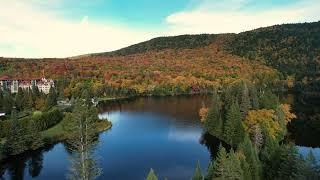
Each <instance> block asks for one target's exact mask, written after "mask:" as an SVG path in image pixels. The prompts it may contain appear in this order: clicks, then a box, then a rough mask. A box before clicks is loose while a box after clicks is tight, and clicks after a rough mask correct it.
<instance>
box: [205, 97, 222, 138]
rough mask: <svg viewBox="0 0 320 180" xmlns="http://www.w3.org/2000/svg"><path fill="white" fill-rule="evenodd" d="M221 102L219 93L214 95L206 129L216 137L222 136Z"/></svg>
mask: <svg viewBox="0 0 320 180" xmlns="http://www.w3.org/2000/svg"><path fill="white" fill-rule="evenodd" d="M220 111H221V100H220V97H219V95H218V93H217V92H215V93H214V94H213V99H212V104H211V107H210V108H209V111H208V115H207V119H206V121H205V124H204V126H205V129H206V131H208V132H209V133H211V134H212V135H214V136H220V135H222V130H223V121H222V119H221V112H220Z"/></svg>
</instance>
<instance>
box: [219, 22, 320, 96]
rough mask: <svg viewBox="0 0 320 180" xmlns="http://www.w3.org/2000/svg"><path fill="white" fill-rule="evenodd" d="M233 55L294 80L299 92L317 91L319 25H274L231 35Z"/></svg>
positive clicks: (319, 46) (318, 86)
mask: <svg viewBox="0 0 320 180" xmlns="http://www.w3.org/2000/svg"><path fill="white" fill-rule="evenodd" d="M225 48H226V49H227V50H228V51H229V52H231V53H232V54H236V55H239V56H241V57H246V58H248V59H250V60H255V61H261V62H265V63H266V64H267V65H269V66H271V67H273V68H275V69H277V70H279V71H280V72H281V73H283V75H285V76H287V75H289V76H293V77H294V78H295V79H296V80H297V89H298V90H310V91H316V90H319V88H320V84H319V71H320V22H313V23H302V24H285V25H276V26H271V27H267V28H259V29H256V30H253V31H248V32H243V33H240V34H237V35H233V36H232V37H231V38H230V39H229V41H228V43H226V46H225Z"/></svg>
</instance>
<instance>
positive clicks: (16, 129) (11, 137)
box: [5, 108, 27, 155]
mask: <svg viewBox="0 0 320 180" xmlns="http://www.w3.org/2000/svg"><path fill="white" fill-rule="evenodd" d="M5 147H6V153H7V154H8V155H17V154H20V153H22V152H24V151H25V150H27V146H26V138H25V130H24V129H23V127H22V126H21V125H20V124H19V121H18V117H17V112H16V110H15V108H14V110H13V111H12V113H11V120H10V126H9V134H8V136H7V140H6V144H5Z"/></svg>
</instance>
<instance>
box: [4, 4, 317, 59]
mask: <svg viewBox="0 0 320 180" xmlns="http://www.w3.org/2000/svg"><path fill="white" fill-rule="evenodd" d="M319 12H320V1H319V0H0V56H4V57H69V56H75V55H80V54H87V53H93V52H105V51H110V50H116V49H119V48H122V47H125V46H128V45H131V44H133V43H138V42H141V41H145V40H148V39H150V38H153V37H157V36H168V35H178V34H199V33H226V32H235V33H237V32H242V31H246V30H250V29H254V28H258V27H262V26H269V25H273V24H282V23H296V22H312V21H319V20H320V13H319Z"/></svg>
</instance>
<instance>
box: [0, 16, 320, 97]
mask: <svg viewBox="0 0 320 180" xmlns="http://www.w3.org/2000/svg"><path fill="white" fill-rule="evenodd" d="M319 68H320V22H314V23H304V24H286V25H276V26H271V27H266V28H260V29H256V30H252V31H248V32H243V33H240V34H217V35H209V34H202V35H181V36H174V37H159V38H155V39H152V40H150V41H146V42H142V43H139V44H135V45H132V46H129V47H127V48H123V49H120V50H117V51H114V52H106V53H96V54H89V55H83V56H77V57H73V58H65V59H8V58H0V76H1V75H8V76H11V77H13V78H34V77H39V76H41V75H42V74H43V73H44V74H45V76H47V77H51V78H54V79H56V80H59V81H60V82H61V83H59V85H61V87H59V88H60V91H61V94H63V95H64V96H67V97H70V96H72V95H79V93H80V92H82V91H83V89H87V90H88V91H89V92H92V93H93V95H95V96H123V95H126V96H127V95H130V96H131V95H177V94H195V93H209V92H212V90H213V89H214V88H217V87H218V88H219V87H221V86H223V85H226V84H229V83H232V82H234V81H237V80H243V79H247V80H251V81H255V82H261V81H264V82H268V83H269V82H271V83H273V82H272V81H270V80H271V79H273V80H276V81H277V79H278V78H279V77H280V79H282V80H281V81H277V83H280V86H279V84H278V86H277V87H280V88H281V89H283V87H284V88H286V87H290V86H295V87H296V89H297V90H300V91H305V92H307V90H308V91H310V92H311V91H313V92H314V91H317V90H318V89H320V81H319V70H320V69H319ZM279 72H280V73H279ZM281 74H282V75H281ZM83 82H86V83H83Z"/></svg>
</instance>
